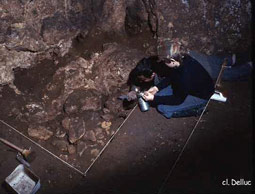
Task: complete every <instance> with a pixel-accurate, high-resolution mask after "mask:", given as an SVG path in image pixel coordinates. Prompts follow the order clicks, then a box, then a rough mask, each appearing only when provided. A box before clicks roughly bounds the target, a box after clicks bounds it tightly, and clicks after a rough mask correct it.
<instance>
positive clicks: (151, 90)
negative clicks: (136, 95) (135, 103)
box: [147, 86, 158, 95]
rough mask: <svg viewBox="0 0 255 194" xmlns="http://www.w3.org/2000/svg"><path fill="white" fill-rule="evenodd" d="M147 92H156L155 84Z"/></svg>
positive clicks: (153, 93)
mask: <svg viewBox="0 0 255 194" xmlns="http://www.w3.org/2000/svg"><path fill="white" fill-rule="evenodd" d="M147 92H148V93H151V94H152V95H155V94H156V93H157V92H158V88H157V87H156V86H154V87H152V88H150V89H149V90H148V91H147Z"/></svg>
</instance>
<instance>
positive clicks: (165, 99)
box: [151, 84, 188, 105]
mask: <svg viewBox="0 0 255 194" xmlns="http://www.w3.org/2000/svg"><path fill="white" fill-rule="evenodd" d="M187 96H188V92H187V90H186V88H185V87H184V85H182V84H179V85H177V86H176V85H175V87H174V88H173V95H168V96H157V95H155V96H154V99H153V100H152V101H151V103H152V105H160V104H163V105H179V104H181V103H183V102H184V100H185V99H186V97H187Z"/></svg>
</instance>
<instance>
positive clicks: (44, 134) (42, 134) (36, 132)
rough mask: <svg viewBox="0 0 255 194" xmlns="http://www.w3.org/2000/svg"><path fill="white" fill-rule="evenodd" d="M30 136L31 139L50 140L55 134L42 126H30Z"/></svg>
mask: <svg viewBox="0 0 255 194" xmlns="http://www.w3.org/2000/svg"><path fill="white" fill-rule="evenodd" d="M28 135H29V136H30V137H34V138H36V139H40V140H48V139H49V138H50V137H51V136H52V135H53V132H52V131H49V130H48V129H47V128H46V127H44V126H40V125H39V126H29V128H28Z"/></svg>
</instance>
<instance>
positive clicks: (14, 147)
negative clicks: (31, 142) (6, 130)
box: [0, 138, 31, 160]
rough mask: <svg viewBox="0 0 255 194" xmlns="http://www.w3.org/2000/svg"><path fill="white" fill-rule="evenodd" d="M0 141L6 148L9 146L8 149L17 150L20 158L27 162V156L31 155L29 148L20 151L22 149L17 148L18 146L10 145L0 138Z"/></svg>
mask: <svg viewBox="0 0 255 194" xmlns="http://www.w3.org/2000/svg"><path fill="white" fill-rule="evenodd" d="M0 141H1V142H2V143H4V144H5V145H7V146H9V147H11V148H13V149H15V150H17V151H18V152H19V153H21V154H22V156H23V157H24V158H25V159H26V160H28V158H29V155H30V154H31V149H30V148H29V149H22V148H19V147H18V146H16V145H14V144H12V143H11V142H9V141H7V140H5V139H3V138H0Z"/></svg>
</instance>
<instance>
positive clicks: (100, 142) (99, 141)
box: [97, 140, 105, 146]
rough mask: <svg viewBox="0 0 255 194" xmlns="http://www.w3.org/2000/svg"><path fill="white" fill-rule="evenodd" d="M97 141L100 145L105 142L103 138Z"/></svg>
mask: <svg viewBox="0 0 255 194" xmlns="http://www.w3.org/2000/svg"><path fill="white" fill-rule="evenodd" d="M97 143H98V144H99V145H101V146H104V145H105V142H104V141H103V140H98V141H97Z"/></svg>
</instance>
